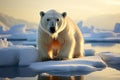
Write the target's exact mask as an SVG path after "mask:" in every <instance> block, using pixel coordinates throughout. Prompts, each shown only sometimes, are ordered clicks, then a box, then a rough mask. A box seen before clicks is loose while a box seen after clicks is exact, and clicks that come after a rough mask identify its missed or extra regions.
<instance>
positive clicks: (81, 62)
mask: <svg viewBox="0 0 120 80" xmlns="http://www.w3.org/2000/svg"><path fill="white" fill-rule="evenodd" d="M6 43H7V40H5V41H4V40H2V45H5V44H6ZM0 45H1V44H0ZM89 53H90V54H89ZM94 53H95V51H94V50H91V49H88V50H85V54H86V55H89V56H85V57H82V58H74V59H71V60H61V61H45V62H37V59H38V54H37V49H36V48H35V47H34V46H23V45H11V46H5V47H4V46H2V47H0V66H14V65H18V66H29V67H30V68H31V69H32V70H34V71H36V72H40V73H49V74H52V75H62V76H63V75H68V76H70V75H80V74H81V72H84V73H90V72H94V71H99V70H102V69H104V68H105V67H106V65H108V66H109V67H113V68H116V69H119V70H120V65H119V64H120V62H119V61H120V56H118V55H115V54H112V53H110V52H104V53H100V54H99V55H94ZM91 55H92V56H91ZM61 73H62V74H61ZM63 73H64V74H63Z"/></svg>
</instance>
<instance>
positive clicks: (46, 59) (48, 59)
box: [42, 58, 52, 61]
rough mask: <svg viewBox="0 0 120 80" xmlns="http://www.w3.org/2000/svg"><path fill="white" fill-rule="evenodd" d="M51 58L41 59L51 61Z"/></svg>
mask: <svg viewBox="0 0 120 80" xmlns="http://www.w3.org/2000/svg"><path fill="white" fill-rule="evenodd" d="M51 60H52V59H50V58H45V59H42V61H51Z"/></svg>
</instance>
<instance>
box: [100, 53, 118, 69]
mask: <svg viewBox="0 0 120 80" xmlns="http://www.w3.org/2000/svg"><path fill="white" fill-rule="evenodd" d="M99 56H100V57H101V58H102V59H103V61H104V62H105V63H106V64H107V65H108V66H109V67H113V68H115V69H118V70H120V56H119V55H117V54H114V53H110V52H103V53H99Z"/></svg>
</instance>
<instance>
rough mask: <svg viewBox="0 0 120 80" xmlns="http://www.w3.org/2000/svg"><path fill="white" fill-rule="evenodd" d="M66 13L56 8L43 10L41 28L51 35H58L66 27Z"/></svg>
mask: <svg viewBox="0 0 120 80" xmlns="http://www.w3.org/2000/svg"><path fill="white" fill-rule="evenodd" d="M66 15H67V14H66V12H63V13H59V12H57V11H55V10H49V11H47V12H46V13H45V12H43V11H41V12H40V16H41V22H40V23H41V28H42V29H43V30H44V31H45V32H47V33H48V34H50V35H53V34H57V35H58V33H59V32H61V31H62V30H63V29H64V28H65V25H66V22H65V18H66Z"/></svg>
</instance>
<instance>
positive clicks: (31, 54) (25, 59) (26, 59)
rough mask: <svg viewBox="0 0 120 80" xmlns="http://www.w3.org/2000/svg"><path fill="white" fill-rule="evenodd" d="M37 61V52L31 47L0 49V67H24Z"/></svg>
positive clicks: (20, 46)
mask: <svg viewBox="0 0 120 80" xmlns="http://www.w3.org/2000/svg"><path fill="white" fill-rule="evenodd" d="M36 60H37V50H36V48H35V47H33V46H23V45H16V46H15V45H13V46H11V47H7V48H0V66H13V65H19V66H26V65H30V64H31V63H32V62H35V61H36Z"/></svg>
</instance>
